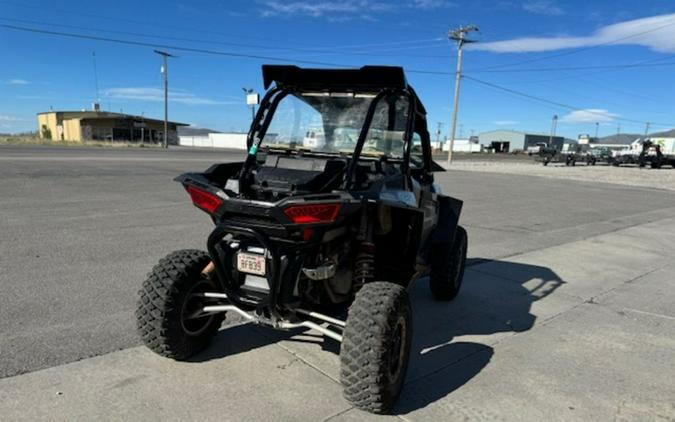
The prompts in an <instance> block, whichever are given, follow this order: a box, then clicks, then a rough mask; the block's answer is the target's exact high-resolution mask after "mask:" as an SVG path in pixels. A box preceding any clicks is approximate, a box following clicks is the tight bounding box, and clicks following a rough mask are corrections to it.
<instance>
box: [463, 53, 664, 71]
mask: <svg viewBox="0 0 675 422" xmlns="http://www.w3.org/2000/svg"><path fill="white" fill-rule="evenodd" d="M667 58H668V59H670V58H672V57H667ZM661 59H664V58H661ZM673 65H675V62H666V63H646V62H640V63H626V64H608V65H597V66H570V67H540V68H531V69H495V70H480V69H475V70H470V71H469V72H470V73H522V72H566V71H570V70H593V69H627V68H634V67H658V66H673Z"/></svg>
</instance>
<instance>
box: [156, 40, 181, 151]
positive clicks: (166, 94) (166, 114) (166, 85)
mask: <svg viewBox="0 0 675 422" xmlns="http://www.w3.org/2000/svg"><path fill="white" fill-rule="evenodd" d="M155 53H157V54H159V55H160V56H162V60H163V65H162V75H164V144H163V145H162V146H163V147H164V148H169V138H168V136H169V61H168V60H167V59H168V58H169V57H176V56H174V55H173V54H169V53H167V52H164V51H160V50H155Z"/></svg>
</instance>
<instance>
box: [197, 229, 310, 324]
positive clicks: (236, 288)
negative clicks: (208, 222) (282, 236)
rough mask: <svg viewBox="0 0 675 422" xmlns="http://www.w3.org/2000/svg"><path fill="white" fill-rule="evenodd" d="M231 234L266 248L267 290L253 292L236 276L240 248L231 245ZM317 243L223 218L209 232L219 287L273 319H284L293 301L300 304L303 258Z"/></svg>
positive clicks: (233, 300)
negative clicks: (297, 293)
mask: <svg viewBox="0 0 675 422" xmlns="http://www.w3.org/2000/svg"><path fill="white" fill-rule="evenodd" d="M230 234H231V235H232V236H233V238H234V239H236V241H242V242H246V243H251V244H254V245H256V246H259V247H261V248H264V249H265V251H266V252H265V266H266V274H265V279H266V280H267V284H268V286H269V292H267V293H266V294H265V293H263V294H256V295H254V296H251V295H250V294H247V293H246V291H245V290H243V289H242V286H241V281H240V280H238V279H235V277H234V276H233V274H235V273H236V272H235V271H234V270H235V269H234V268H233V265H234V262H235V260H234V258H235V254H236V253H237V252H238V249H236V248H232V247H230V246H229V244H230V242H231V241H232V240H231V239H225V238H226V236H227V235H230ZM314 247H315V246H314V245H312V244H310V243H308V242H290V241H282V240H278V239H272V238H271V237H270V236H269V235H268V234H266V233H264V232H263V231H262V230H258V229H256V228H252V227H245V226H241V225H236V224H232V223H230V222H224V223H221V224H219V225H217V226H216V228H215V229H214V230H213V232H212V233H211V234H210V235H209V238H208V241H207V248H208V251H209V254H210V255H211V259H212V260H213V263H214V266H215V271H216V274H217V276H218V281H219V282H220V287H221V288H222V290H223V292H225V293H226V294H227V296H228V299H229V301H230V302H231V303H232V304H234V305H236V306H237V307H239V308H240V309H243V310H245V311H248V312H255V314H256V315H258V316H259V317H261V318H271V319H272V320H273V321H276V320H281V319H284V315H283V314H284V313H285V312H284V311H285V310H286V309H288V308H289V307H290V306H291V305H292V304H294V303H295V304H296V306H297V305H299V303H300V297H297V296H294V292H295V291H297V289H296V288H295V284H296V283H297V280H298V275H299V273H300V270H301V266H302V262H303V258H304V256H305V254H306V253H308V252H310V250H311V249H312V248H314Z"/></svg>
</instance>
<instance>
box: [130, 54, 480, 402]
mask: <svg viewBox="0 0 675 422" xmlns="http://www.w3.org/2000/svg"><path fill="white" fill-rule="evenodd" d="M263 77H264V85H265V88H266V89H267V88H269V87H270V86H271V85H273V84H274V87H273V88H272V89H270V90H269V91H268V92H267V94H266V95H265V97H264V99H263V100H262V102H261V104H260V109H259V110H258V112H257V116H256V118H255V121H254V122H253V124H252V125H251V129H250V132H249V135H248V154H247V155H246V159H245V161H244V162H243V163H242V162H239V163H226V164H216V165H214V166H212V167H211V168H209V169H208V170H206V171H205V172H204V173H187V174H183V175H181V176H179V177H178V178H177V179H176V180H177V181H179V182H181V183H182V184H183V186H184V187H185V189H186V190H187V193H188V194H189V195H190V197H191V198H192V201H193V203H194V205H196V206H197V207H198V208H201V209H202V210H203V211H206V212H207V213H208V214H209V215H210V216H211V218H212V219H213V221H214V223H215V224H216V228H215V230H214V231H213V232H212V233H211V235H210V236H209V238H208V241H207V248H208V252H202V251H198V250H183V251H178V252H173V253H171V254H169V255H168V256H167V257H165V258H164V259H162V260H160V262H159V264H158V265H157V266H155V268H154V269H153V270H152V272H151V273H150V274H149V276H148V278H147V280H146V281H145V282H144V284H143V287H142V289H141V290H140V292H139V294H140V299H139V301H138V309H137V311H136V317H137V320H138V331H139V333H140V336H141V338H142V339H143V341H144V343H145V344H146V345H147V346H148V347H149V348H150V349H152V350H153V351H155V352H157V353H158V354H160V355H162V356H166V357H170V358H173V359H177V360H183V359H187V358H189V357H190V356H192V355H194V354H196V353H198V352H199V351H201V350H203V349H204V348H205V347H207V345H208V343H209V340H210V339H211V338H212V337H213V336H214V335H215V334H216V332H217V331H218V329H219V327H220V325H221V322H222V321H223V318H224V314H225V313H226V312H228V313H238V314H240V315H242V316H243V317H244V318H246V319H249V320H251V321H253V322H254V323H258V324H262V325H265V326H269V327H273V328H277V329H282V330H283V329H293V328H300V327H305V329H311V330H315V331H318V332H320V333H322V334H323V335H325V336H327V337H330V338H332V339H335V340H337V341H338V342H340V343H341V345H340V364H341V370H340V378H341V381H342V384H343V385H344V394H345V397H346V398H347V399H348V400H349V401H350V402H351V403H353V404H354V405H355V406H357V407H359V408H362V409H365V410H368V411H371V412H376V413H382V412H386V411H387V410H389V409H390V408H391V406H392V405H393V404H394V402H395V401H396V398H397V396H398V395H399V392H400V390H401V387H402V385H403V382H404V379H405V374H406V369H407V365H408V357H409V354H410V344H411V338H412V334H413V333H412V328H413V326H412V312H411V308H410V302H409V299H408V292H407V290H406V288H407V287H408V285H409V284H410V283H411V282H413V281H414V280H416V279H417V278H419V277H421V276H424V275H427V274H428V275H429V283H430V288H431V294H432V295H433V296H434V297H435V298H436V299H438V300H444V301H447V300H451V299H453V298H454V297H455V296H456V295H457V293H458V291H459V289H460V285H461V283H462V276H463V273H464V265H465V261H466V250H467V235H466V231H465V230H464V229H463V228H462V227H460V226H458V219H459V215H460V210H461V207H462V202H461V201H459V200H457V199H454V198H451V197H449V196H445V195H442V194H441V192H440V190H439V188H438V186H436V185H435V184H434V176H433V172H434V171H442V168H440V167H439V166H438V165H437V164H435V163H434V162H433V161H432V160H431V149H430V142H429V132H428V130H427V122H426V117H425V116H426V112H425V109H424V107H423V106H422V103H421V102H420V100H419V99H418V97H417V95H416V94H415V91H414V90H413V89H412V88H411V87H410V85H408V83H407V82H406V79H405V76H404V73H403V69H401V68H398V67H372V66H366V67H362V68H360V69H353V70H333V69H301V68H298V67H295V66H268V65H265V66H263ZM307 139H309V140H310V141H309V142H307V144H304V143H303V142H304V141H305V140H307Z"/></svg>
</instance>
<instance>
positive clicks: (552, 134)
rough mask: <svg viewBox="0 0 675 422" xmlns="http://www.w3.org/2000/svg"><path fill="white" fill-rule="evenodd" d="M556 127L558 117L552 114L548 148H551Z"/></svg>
mask: <svg viewBox="0 0 675 422" xmlns="http://www.w3.org/2000/svg"><path fill="white" fill-rule="evenodd" d="M557 126H558V115H557V114H554V115H553V118H552V119H551V137H550V138H549V141H548V146H549V148H551V147H552V146H553V137H554V136H555V130H556V128H557Z"/></svg>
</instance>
